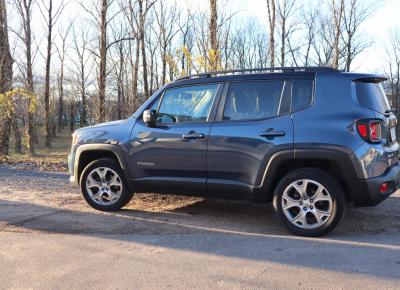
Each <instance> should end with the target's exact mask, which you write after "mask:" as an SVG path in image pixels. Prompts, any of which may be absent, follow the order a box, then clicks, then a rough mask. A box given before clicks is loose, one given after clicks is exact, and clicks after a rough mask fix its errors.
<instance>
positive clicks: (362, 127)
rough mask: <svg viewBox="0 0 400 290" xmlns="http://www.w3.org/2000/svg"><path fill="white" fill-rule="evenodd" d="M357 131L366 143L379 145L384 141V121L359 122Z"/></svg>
mask: <svg viewBox="0 0 400 290" xmlns="http://www.w3.org/2000/svg"><path fill="white" fill-rule="evenodd" d="M357 131H358V134H360V136H361V138H363V139H364V140H365V141H366V142H369V143H379V142H381V141H382V121H379V120H370V119H366V120H359V121H358V122H357Z"/></svg>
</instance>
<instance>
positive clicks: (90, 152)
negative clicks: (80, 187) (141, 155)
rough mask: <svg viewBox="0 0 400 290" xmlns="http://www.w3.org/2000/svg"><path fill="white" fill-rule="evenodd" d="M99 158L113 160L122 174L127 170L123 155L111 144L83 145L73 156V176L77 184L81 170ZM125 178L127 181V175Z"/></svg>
mask: <svg viewBox="0 0 400 290" xmlns="http://www.w3.org/2000/svg"><path fill="white" fill-rule="evenodd" d="M101 158H110V159H113V160H115V161H116V162H117V163H118V165H119V166H120V168H121V169H122V171H123V172H124V174H125V172H126V170H127V169H128V166H127V163H126V160H125V158H124V155H123V153H122V152H121V149H120V148H119V147H118V146H116V145H111V144H84V145H81V146H79V147H78V149H77V151H76V155H75V163H74V175H75V176H76V180H77V182H78V183H79V180H80V176H81V174H82V171H83V169H84V168H85V167H86V166H87V165H88V164H89V163H90V162H92V161H95V160H98V159H101ZM125 177H127V180H128V177H129V175H127V174H125Z"/></svg>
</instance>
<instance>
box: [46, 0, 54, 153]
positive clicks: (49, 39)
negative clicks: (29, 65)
mask: <svg viewBox="0 0 400 290" xmlns="http://www.w3.org/2000/svg"><path fill="white" fill-rule="evenodd" d="M52 12H53V1H52V0H49V8H48V34H47V57H46V77H45V89H44V109H45V115H46V116H45V127H46V138H45V146H46V148H50V147H51V128H50V63H51V46H52V36H51V33H52V29H53V16H52Z"/></svg>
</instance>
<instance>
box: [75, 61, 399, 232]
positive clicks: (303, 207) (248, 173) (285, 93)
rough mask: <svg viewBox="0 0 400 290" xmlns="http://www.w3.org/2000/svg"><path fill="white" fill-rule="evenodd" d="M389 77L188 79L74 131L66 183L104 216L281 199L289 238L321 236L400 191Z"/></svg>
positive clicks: (296, 71)
mask: <svg viewBox="0 0 400 290" xmlns="http://www.w3.org/2000/svg"><path fill="white" fill-rule="evenodd" d="M385 80H386V79H385V77H383V76H380V75H375V74H360V73H345V72H341V71H338V70H335V69H331V68H323V67H316V68H307V67H303V68H263V69H252V70H232V71H223V72H210V73H204V74H199V75H192V76H187V77H183V78H180V79H177V80H175V81H173V82H171V83H169V84H166V85H165V86H163V87H162V88H160V89H159V90H158V91H156V92H155V93H154V94H153V96H151V97H150V98H149V99H148V100H147V101H146V102H145V103H144V104H143V105H142V106H141V107H140V108H139V109H138V110H137V111H136V113H134V114H133V115H132V116H131V117H130V118H128V119H126V120H122V121H115V122H108V123H103V124H99V125H96V126H92V127H86V128H81V129H79V130H77V131H76V132H75V133H74V134H73V136H72V137H73V138H72V139H73V140H72V148H71V153H70V155H69V157H68V166H69V173H70V176H71V177H70V180H71V182H73V183H74V184H76V185H79V186H80V189H81V191H82V194H83V196H84V198H85V199H86V201H87V202H88V203H89V204H90V205H91V206H92V207H94V208H96V209H99V210H103V211H115V210H119V209H120V208H121V207H123V206H124V205H126V204H127V203H128V202H129V201H130V200H131V198H132V196H133V192H159V193H182V194H189V195H198V196H208V197H218V198H221V197H222V198H232V199H245V200H251V201H254V202H263V203H267V202H273V206H274V209H275V212H276V214H277V217H278V218H279V220H280V221H281V223H282V224H283V225H284V226H285V227H286V228H287V229H288V230H289V231H290V232H292V233H294V234H297V235H303V236H321V235H324V234H326V233H328V232H330V231H331V230H332V229H334V228H335V226H336V225H337V224H338V223H339V221H340V220H341V218H342V216H343V211H344V207H345V205H346V204H347V203H350V202H352V203H353V204H354V205H355V206H373V205H376V204H378V203H379V202H381V201H383V200H384V199H385V198H387V197H388V196H389V195H390V194H392V193H393V192H395V191H396V190H397V188H398V187H399V178H400V164H399V162H398V158H399V156H398V155H399V144H398V143H397V141H396V127H397V119H396V117H395V114H394V112H393V110H391V109H390V105H389V103H388V100H387V98H386V95H385V92H384V90H383V87H382V82H383V81H385Z"/></svg>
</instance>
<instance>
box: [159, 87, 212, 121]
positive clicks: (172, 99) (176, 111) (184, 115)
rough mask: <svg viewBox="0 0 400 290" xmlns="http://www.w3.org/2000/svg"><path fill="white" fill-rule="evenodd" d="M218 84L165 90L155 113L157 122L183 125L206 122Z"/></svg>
mask: <svg viewBox="0 0 400 290" xmlns="http://www.w3.org/2000/svg"><path fill="white" fill-rule="evenodd" d="M217 89H218V84H211V85H197V86H191V87H182V88H175V89H169V90H166V91H165V93H164V95H163V97H162V100H161V105H160V106H159V110H158V113H157V122H161V123H183V122H201V121H207V120H208V117H209V114H210V110H211V106H212V104H213V101H214V98H215V95H216V92H217Z"/></svg>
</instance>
